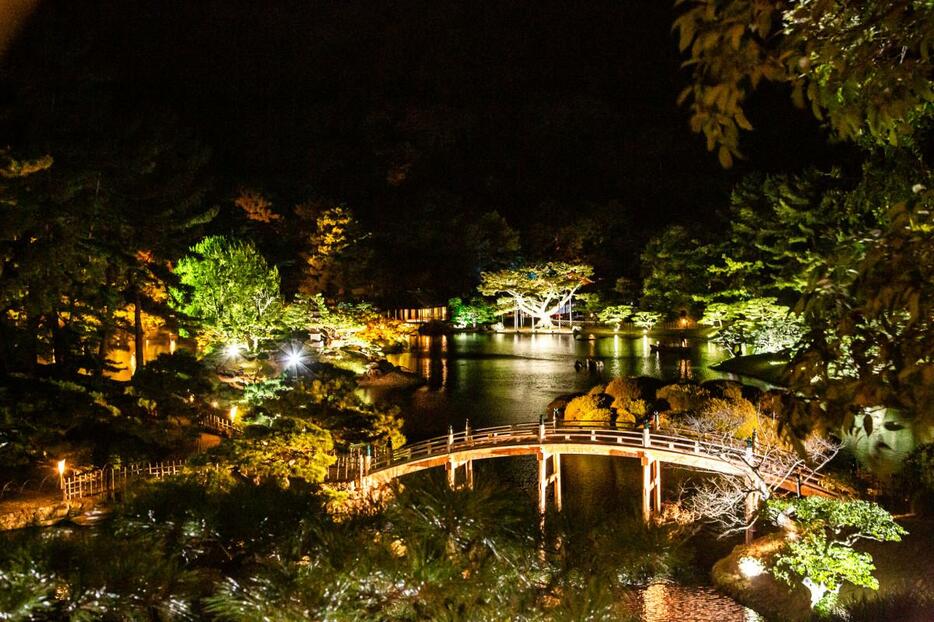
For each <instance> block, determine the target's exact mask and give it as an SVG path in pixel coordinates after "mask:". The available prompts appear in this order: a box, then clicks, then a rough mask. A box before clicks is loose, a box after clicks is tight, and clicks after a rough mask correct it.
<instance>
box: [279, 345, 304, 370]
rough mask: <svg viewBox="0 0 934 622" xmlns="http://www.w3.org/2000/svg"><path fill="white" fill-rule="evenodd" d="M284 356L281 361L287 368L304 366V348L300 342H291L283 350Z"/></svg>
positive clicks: (297, 368)
mask: <svg viewBox="0 0 934 622" xmlns="http://www.w3.org/2000/svg"><path fill="white" fill-rule="evenodd" d="M284 353H285V356H284V357H283V360H282V362H283V363H284V364H285V366H286V367H288V368H289V369H292V370H295V371H296V372H297V371H298V370H299V368H302V367H304V366H305V349H304V348H303V347H302V345H301V344H292V345H290V346H289V347H288V349H286V350H285V351H284Z"/></svg>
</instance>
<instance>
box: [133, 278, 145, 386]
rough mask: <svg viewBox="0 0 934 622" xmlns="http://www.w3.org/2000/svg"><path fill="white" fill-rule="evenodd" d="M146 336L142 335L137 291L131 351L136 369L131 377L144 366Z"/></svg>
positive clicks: (141, 320) (141, 319)
mask: <svg viewBox="0 0 934 622" xmlns="http://www.w3.org/2000/svg"><path fill="white" fill-rule="evenodd" d="M145 339H146V336H145V335H144V334H143V311H142V309H140V305H139V291H137V292H136V300H135V302H134V304H133V350H134V352H135V353H136V369H135V370H133V375H134V376H135V375H136V374H138V373H139V370H141V369H142V368H143V365H145V364H146V350H145V348H144V345H145Z"/></svg>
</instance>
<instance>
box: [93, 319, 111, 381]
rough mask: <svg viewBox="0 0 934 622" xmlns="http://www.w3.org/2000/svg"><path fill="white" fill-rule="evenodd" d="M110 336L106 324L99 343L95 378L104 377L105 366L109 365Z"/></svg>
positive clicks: (102, 328)
mask: <svg viewBox="0 0 934 622" xmlns="http://www.w3.org/2000/svg"><path fill="white" fill-rule="evenodd" d="M106 313H107V309H106V308H105V309H104V314H105V315H106ZM108 337H109V334H108V331H107V328H106V327H105V326H103V327H101V336H100V339H101V340H100V343H98V344H97V369H96V370H95V372H94V378H95V380H100V379H101V378H103V377H104V366H105V365H107V339H108Z"/></svg>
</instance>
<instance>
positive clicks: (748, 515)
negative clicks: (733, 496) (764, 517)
mask: <svg viewBox="0 0 934 622" xmlns="http://www.w3.org/2000/svg"><path fill="white" fill-rule="evenodd" d="M758 509H759V493H758V492H750V493H746V499H745V502H744V504H743V510H744V511H743V518H744V520H745V521H746V525H747V527H746V530H745V532H746V533H745V535H746V544H750V543H752V540H753V538H755V537H756V526H755V524H753V522H752V519H753V517H754V516H755V515H756V510H758Z"/></svg>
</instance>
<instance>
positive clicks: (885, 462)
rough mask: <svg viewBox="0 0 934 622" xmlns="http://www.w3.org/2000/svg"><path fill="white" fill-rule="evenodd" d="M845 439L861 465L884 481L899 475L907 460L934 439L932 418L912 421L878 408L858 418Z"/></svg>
mask: <svg viewBox="0 0 934 622" xmlns="http://www.w3.org/2000/svg"><path fill="white" fill-rule="evenodd" d="M844 440H845V441H846V443H847V445H848V446H849V447H850V448H851V449H852V450H853V453H854V454H855V455H856V457H857V459H858V460H859V462H860V464H861V465H862V466H863V467H865V468H866V469H868V470H870V471H872V472H873V473H874V474H875V475H877V476H878V477H880V478H882V479H888V478H889V477H891V476H892V475H893V474H894V473H896V472H898V470H899V469H900V468H901V464H902V462H903V461H904V459H905V457H906V456H907V455H908V454H909V453H911V450H912V449H914V448H915V447H917V446H918V445H920V444H922V443H930V442H931V441H932V440H934V426H932V425H931V423H930V419H924V418H921V419H914V420H913V419H910V418H907V417H905V416H904V414H903V413H902V412H901V411H899V410H898V409H895V408H877V409H874V410H871V411H869V412H868V413H866V414H864V415H860V416H857V418H856V421H855V425H854V428H853V430H852V431H851V433H850V434H848V435H847V436H846V437H845V438H844Z"/></svg>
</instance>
